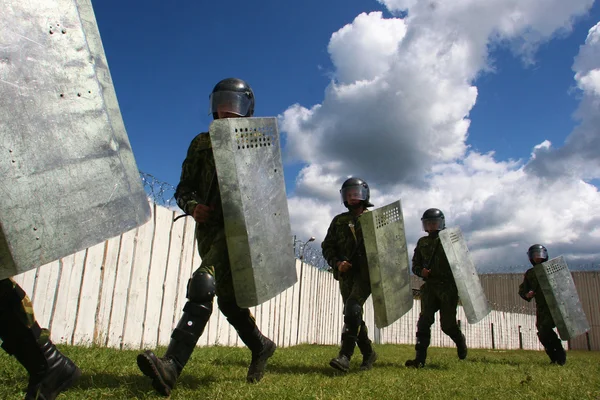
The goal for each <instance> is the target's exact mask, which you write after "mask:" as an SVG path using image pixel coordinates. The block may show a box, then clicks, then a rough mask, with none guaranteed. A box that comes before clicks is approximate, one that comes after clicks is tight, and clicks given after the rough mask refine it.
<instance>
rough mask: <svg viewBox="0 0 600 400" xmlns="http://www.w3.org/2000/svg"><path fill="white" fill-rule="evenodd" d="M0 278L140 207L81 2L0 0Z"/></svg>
mask: <svg viewBox="0 0 600 400" xmlns="http://www.w3.org/2000/svg"><path fill="white" fill-rule="evenodd" d="M0 41H1V44H0V150H1V151H2V157H0V197H1V198H2V201H1V202H0V279H1V278H6V277H8V276H12V275H16V274H19V273H21V272H24V271H27V270H29V269H32V268H35V267H38V266H40V265H44V264H46V263H49V262H51V261H54V260H56V259H58V258H61V257H63V256H66V255H69V254H72V253H75V252H77V251H79V250H82V249H85V248H87V247H90V246H92V245H95V244H97V243H100V242H102V241H103V240H105V239H107V238H110V237H113V236H116V235H118V234H120V233H122V232H124V231H127V230H130V229H132V228H135V227H136V226H138V225H141V224H142V223H144V222H145V221H147V220H148V219H149V217H150V208H149V205H148V200H147V197H146V195H145V193H144V190H143V187H142V183H141V179H140V177H139V172H138V169H137V166H136V163H135V160H134V157H133V153H132V151H131V146H130V144H129V139H128V138H127V133H126V131H125V127H124V125H123V121H122V118H121V113H120V111H119V105H118V102H117V98H116V95H115V91H114V88H113V84H112V81H111V77H110V72H109V70H108V65H107V62H106V57H105V55H104V49H103V47H102V41H101V39H100V34H99V32H98V27H97V25H96V19H95V16H94V12H93V10H92V6H91V3H90V1H89V0H54V1H41V0H39V1H36V0H31V1H21V0H0Z"/></svg>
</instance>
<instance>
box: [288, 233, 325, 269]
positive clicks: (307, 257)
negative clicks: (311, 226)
mask: <svg viewBox="0 0 600 400" xmlns="http://www.w3.org/2000/svg"><path fill="white" fill-rule="evenodd" d="M311 243H312V242H305V241H302V240H299V239H297V238H296V236H294V254H295V256H296V258H297V259H298V260H302V261H304V262H305V263H306V264H309V265H312V266H313V267H315V268H318V269H322V270H325V271H329V264H327V261H326V260H325V258H324V257H323V254H322V253H321V249H320V248H316V247H313V246H311Z"/></svg>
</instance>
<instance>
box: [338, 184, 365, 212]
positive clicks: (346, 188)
mask: <svg viewBox="0 0 600 400" xmlns="http://www.w3.org/2000/svg"><path fill="white" fill-rule="evenodd" d="M356 189H358V190H356ZM349 194H352V195H353V196H357V197H358V198H359V199H360V200H362V201H363V204H364V206H365V207H373V204H371V203H370V202H369V199H370V198H371V190H370V189H369V185H368V184H367V182H365V181H363V180H362V179H360V178H348V179H346V180H345V181H344V183H343V184H342V188H341V189H340V195H341V196H342V202H343V203H344V205H345V206H346V207H347V208H350V207H348V201H347V199H346V197H347V196H348V195H349Z"/></svg>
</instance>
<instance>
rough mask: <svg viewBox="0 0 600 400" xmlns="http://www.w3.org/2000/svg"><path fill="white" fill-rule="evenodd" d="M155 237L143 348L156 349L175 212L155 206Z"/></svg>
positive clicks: (144, 313) (147, 281)
mask: <svg viewBox="0 0 600 400" xmlns="http://www.w3.org/2000/svg"><path fill="white" fill-rule="evenodd" d="M154 212H155V214H154V223H155V224H156V229H154V232H153V233H154V235H153V238H152V243H151V251H152V256H151V257H150V259H149V262H150V267H149V271H148V277H147V280H146V301H145V308H144V311H143V316H144V319H143V323H142V326H143V330H142V348H155V347H156V345H157V342H158V331H159V325H160V317H161V308H162V304H163V295H164V290H165V286H166V282H165V277H166V273H167V263H168V259H169V251H170V245H171V228H172V227H173V211H171V210H168V209H166V208H165V207H160V206H157V205H154Z"/></svg>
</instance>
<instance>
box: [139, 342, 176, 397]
mask: <svg viewBox="0 0 600 400" xmlns="http://www.w3.org/2000/svg"><path fill="white" fill-rule="evenodd" d="M153 358H154V357H152V356H151V355H149V354H146V353H145V352H144V353H142V354H138V356H137V365H138V367H139V369H140V371H142V374H144V375H146V376H147V377H148V378H150V379H152V387H153V388H154V389H155V390H156V391H157V392H158V393H160V394H162V395H163V396H170V395H171V387H170V386H169V385H167V383H166V382H165V381H164V379H163V378H162V376H161V375H160V373H159V371H158V368H156V361H155V360H154V359H153Z"/></svg>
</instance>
